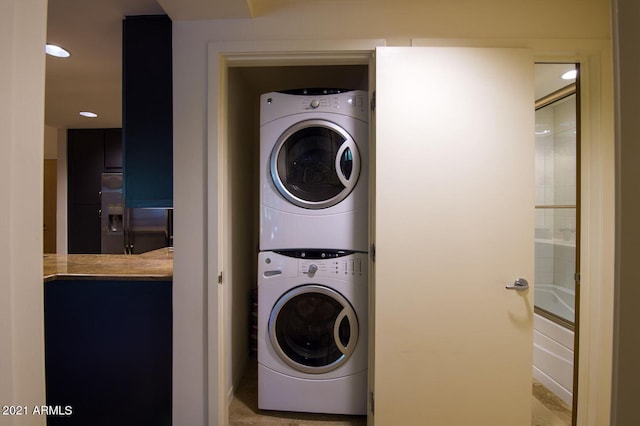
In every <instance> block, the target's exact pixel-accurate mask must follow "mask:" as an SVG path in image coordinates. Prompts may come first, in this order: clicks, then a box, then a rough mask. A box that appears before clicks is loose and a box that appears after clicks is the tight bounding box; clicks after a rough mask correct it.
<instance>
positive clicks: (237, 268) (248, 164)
mask: <svg viewBox="0 0 640 426" xmlns="http://www.w3.org/2000/svg"><path fill="white" fill-rule="evenodd" d="M227 87H228V94H229V103H228V110H227V120H228V127H227V128H228V131H227V135H228V141H229V143H228V145H227V157H226V158H227V161H226V167H227V185H226V188H227V189H226V191H227V195H226V196H227V198H226V200H225V203H224V205H226V206H227V207H226V209H227V210H226V219H227V221H226V223H228V225H226V226H225V227H224V231H225V232H227V233H228V234H227V238H226V240H227V244H228V247H227V248H226V249H227V252H228V253H230V254H231V257H230V259H229V263H228V264H227V266H226V267H225V268H224V269H225V271H226V274H225V275H226V276H225V277H224V279H225V280H230V281H228V282H231V283H233V284H232V285H229V286H228V287H224V286H223V288H226V292H225V296H224V297H225V306H226V307H227V312H228V314H229V315H227V316H226V320H227V322H228V323H227V327H226V330H225V332H226V333H228V336H227V338H226V339H225V340H226V341H227V342H231V345H227V348H226V351H227V353H226V354H225V357H226V359H227V360H228V362H227V363H226V365H227V366H230V367H231V369H230V371H228V372H227V373H229V372H230V373H231V374H230V376H228V377H227V383H226V385H227V387H228V388H231V387H233V388H235V387H236V386H237V383H238V381H239V379H240V377H241V375H242V372H243V370H244V368H245V366H246V363H247V360H248V359H247V354H253V355H255V353H254V351H255V347H251V345H252V341H251V333H252V324H251V315H252V312H251V308H252V306H253V303H254V302H258V301H257V300H256V298H255V291H254V290H255V288H256V281H257V259H258V258H257V256H258V243H259V232H260V230H259V214H260V199H259V197H260V195H259V187H260V180H259V175H260V172H261V171H260V170H259V169H260V167H259V164H258V159H259V153H260V140H259V139H260V138H259V118H260V117H259V114H260V111H259V104H260V95H261V94H263V93H267V92H275V91H283V90H289V89H298V88H305V87H306V88H320V87H322V88H340V89H353V90H365V91H366V90H368V67H367V65H318V66H268V67H235V68H230V69H229V71H228V85H227ZM301 248H303V247H301ZM229 307H231V309H228V308H229Z"/></svg>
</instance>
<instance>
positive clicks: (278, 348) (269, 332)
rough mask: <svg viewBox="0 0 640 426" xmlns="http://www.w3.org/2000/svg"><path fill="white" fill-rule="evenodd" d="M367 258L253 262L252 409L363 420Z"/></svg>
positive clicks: (303, 256) (293, 256)
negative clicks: (255, 375)
mask: <svg viewBox="0 0 640 426" xmlns="http://www.w3.org/2000/svg"><path fill="white" fill-rule="evenodd" d="M366 256H367V255H366V254H365V253H356V252H341V251H320V250H315V251H314V250H289V251H278V252H275V251H269V252H262V253H260V254H259V257H258V262H259V265H258V270H259V276H258V408H260V409H265V410H282V411H301V412H312V413H331V414H359V415H364V414H366V413H367V297H368V296H367V295H368V291H367V257H366Z"/></svg>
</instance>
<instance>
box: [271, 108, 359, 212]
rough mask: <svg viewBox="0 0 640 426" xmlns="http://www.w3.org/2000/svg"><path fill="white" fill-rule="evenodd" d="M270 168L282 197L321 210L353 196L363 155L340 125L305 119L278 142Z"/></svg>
mask: <svg viewBox="0 0 640 426" xmlns="http://www.w3.org/2000/svg"><path fill="white" fill-rule="evenodd" d="M270 167H271V177H272V179H273V182H274V184H275V186H276V188H277V189H278V191H279V192H280V194H282V196H283V197H285V198H286V199H287V200H289V201H290V202H292V203H293V204H295V205H297V206H300V207H304V208H309V209H322V208H326V207H331V206H333V205H336V204H338V203H339V202H340V201H342V200H344V199H345V198H346V197H347V196H348V195H349V193H351V191H352V190H353V188H354V187H355V185H356V182H357V181H358V176H359V174H360V156H359V153H358V149H357V147H356V144H355V142H354V141H353V139H352V138H351V136H350V135H349V134H348V133H347V132H346V131H345V130H344V129H342V128H341V127H340V126H338V125H336V124H334V123H331V122H329V121H324V120H306V121H301V122H299V123H297V124H295V125H293V126H292V127H290V128H289V129H287V131H286V132H284V133H283V134H282V136H281V137H280V139H278V142H277V143H276V145H275V147H274V149H273V151H272V153H271V164H270Z"/></svg>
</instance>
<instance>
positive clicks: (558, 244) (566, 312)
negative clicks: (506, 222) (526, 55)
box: [535, 85, 579, 329]
mask: <svg viewBox="0 0 640 426" xmlns="http://www.w3.org/2000/svg"><path fill="white" fill-rule="evenodd" d="M569 89H570V90H568V91H567V93H565V94H564V96H559V99H557V100H553V99H552V100H551V101H550V102H549V103H548V104H546V105H544V106H542V107H540V108H538V109H537V110H536V240H535V245H536V271H535V272H536V284H535V307H536V311H538V313H540V314H543V315H545V316H550V317H552V319H553V320H555V321H556V322H561V323H563V324H564V325H565V326H567V327H568V328H572V329H573V326H574V323H575V307H576V297H575V296H576V287H575V282H576V278H577V277H576V271H577V268H576V261H577V252H576V243H577V241H578V235H579V234H578V231H579V223H578V219H577V218H578V216H577V206H578V200H577V194H578V192H577V165H578V161H577V158H578V157H577V152H578V144H577V126H576V94H575V85H574V87H573V89H572V90H571V88H569Z"/></svg>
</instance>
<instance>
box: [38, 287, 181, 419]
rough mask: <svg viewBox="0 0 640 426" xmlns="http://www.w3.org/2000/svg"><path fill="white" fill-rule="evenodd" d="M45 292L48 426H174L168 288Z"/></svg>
mask: <svg viewBox="0 0 640 426" xmlns="http://www.w3.org/2000/svg"><path fill="white" fill-rule="evenodd" d="M44 286H45V287H44V317H45V374H46V398H47V404H48V405H49V406H60V407H62V411H64V409H65V408H66V407H70V409H71V410H72V413H71V415H68V416H48V418H47V425H49V426H58V425H63V426H73V425H81V426H85V425H93V426H100V425H119V426H140V425H154V426H156V425H157V426H162V425H171V410H172V409H171V395H172V390H171V383H172V378H171V371H172V366H171V363H172V321H173V319H172V313H171V281H100V280H98V281H95V280H77V281H76V280H58V281H51V282H46V283H45V284H44Z"/></svg>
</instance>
